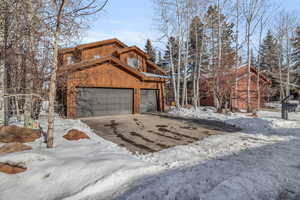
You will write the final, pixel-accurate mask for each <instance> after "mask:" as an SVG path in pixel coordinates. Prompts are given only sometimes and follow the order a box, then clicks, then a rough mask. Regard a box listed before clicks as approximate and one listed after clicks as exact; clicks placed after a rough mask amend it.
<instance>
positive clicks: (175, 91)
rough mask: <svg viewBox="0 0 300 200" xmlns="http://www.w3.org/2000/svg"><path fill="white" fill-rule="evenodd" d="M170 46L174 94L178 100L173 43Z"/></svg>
mask: <svg viewBox="0 0 300 200" xmlns="http://www.w3.org/2000/svg"><path fill="white" fill-rule="evenodd" d="M168 38H169V37H168ZM169 46H170V62H171V63H170V67H171V74H172V77H171V78H172V85H173V94H174V98H175V102H176V101H177V99H178V97H177V95H178V94H177V87H176V75H175V67H174V60H173V47H172V44H171V43H170V44H169Z"/></svg>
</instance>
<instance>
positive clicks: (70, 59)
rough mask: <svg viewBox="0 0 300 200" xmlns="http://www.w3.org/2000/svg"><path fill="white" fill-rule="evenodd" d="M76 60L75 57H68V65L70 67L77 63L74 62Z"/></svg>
mask: <svg viewBox="0 0 300 200" xmlns="http://www.w3.org/2000/svg"><path fill="white" fill-rule="evenodd" d="M74 60H75V59H74V57H73V56H68V57H67V64H68V65H70V64H73V63H75V61H74Z"/></svg>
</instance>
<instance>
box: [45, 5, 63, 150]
mask: <svg viewBox="0 0 300 200" xmlns="http://www.w3.org/2000/svg"><path fill="white" fill-rule="evenodd" d="M65 3H66V2H65V1H64V0H62V2H61V5H60V7H59V9H58V14H57V19H56V27H55V32H54V38H53V39H54V44H53V49H54V50H53V63H52V64H53V72H52V74H51V81H50V91H49V111H48V130H47V147H48V148H53V139H54V136H53V132H54V104H55V98H56V72H57V67H58V66H57V65H58V42H59V34H60V20H61V18H62V14H63V9H64V6H65Z"/></svg>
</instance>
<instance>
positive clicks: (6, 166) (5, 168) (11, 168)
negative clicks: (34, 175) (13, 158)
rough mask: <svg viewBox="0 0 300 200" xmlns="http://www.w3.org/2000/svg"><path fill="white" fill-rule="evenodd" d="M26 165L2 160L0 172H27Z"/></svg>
mask: <svg viewBox="0 0 300 200" xmlns="http://www.w3.org/2000/svg"><path fill="white" fill-rule="evenodd" d="M26 170H27V168H26V167H24V166H23V165H20V164H11V163H1V162H0V172H2V173H5V174H18V173H22V172H25V171H26Z"/></svg>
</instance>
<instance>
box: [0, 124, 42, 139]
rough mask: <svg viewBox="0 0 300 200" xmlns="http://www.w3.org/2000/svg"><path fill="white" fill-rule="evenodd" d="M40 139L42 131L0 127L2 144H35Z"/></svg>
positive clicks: (17, 127)
mask: <svg viewBox="0 0 300 200" xmlns="http://www.w3.org/2000/svg"><path fill="white" fill-rule="evenodd" d="M40 137H41V131H40V130H34V129H30V128H23V127H19V126H15V125H12V126H1V127H0V142H3V143H12V142H19V143H28V142H33V141H35V140H36V139H38V138H40Z"/></svg>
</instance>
